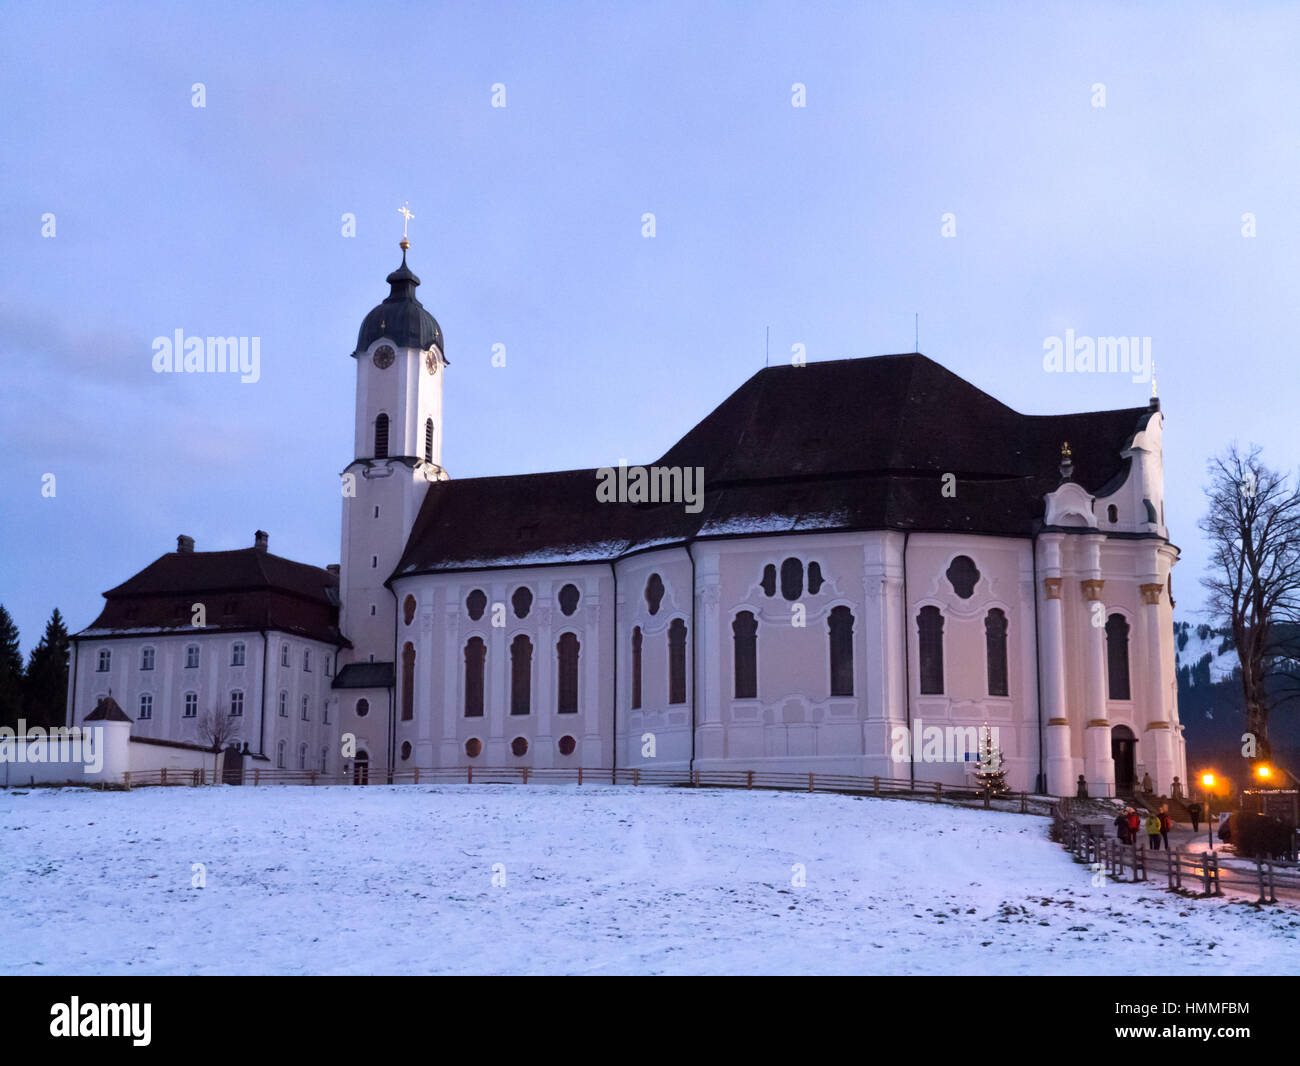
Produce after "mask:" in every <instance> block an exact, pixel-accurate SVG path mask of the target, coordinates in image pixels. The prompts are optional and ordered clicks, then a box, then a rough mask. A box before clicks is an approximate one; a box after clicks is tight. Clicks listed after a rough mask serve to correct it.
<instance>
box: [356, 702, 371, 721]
mask: <svg viewBox="0 0 1300 1066" xmlns="http://www.w3.org/2000/svg"><path fill="white" fill-rule="evenodd" d="M369 713H370V701H369V700H367V699H360V700H357V717H358V718H364V717H365V716H366V715H368V714H369Z"/></svg>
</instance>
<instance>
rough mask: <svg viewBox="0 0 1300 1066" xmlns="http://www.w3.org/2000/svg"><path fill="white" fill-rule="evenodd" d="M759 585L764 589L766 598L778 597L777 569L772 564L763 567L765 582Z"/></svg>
mask: <svg viewBox="0 0 1300 1066" xmlns="http://www.w3.org/2000/svg"><path fill="white" fill-rule="evenodd" d="M759 584H760V585H761V586H762V588H763V595H764V596H775V595H776V567H775V566H774V565H773V564H772V563H768V564H767V565H766V566H765V567H763V580H762V581H760V582H759Z"/></svg>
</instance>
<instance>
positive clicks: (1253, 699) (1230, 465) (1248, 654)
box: [1199, 443, 1300, 757]
mask: <svg viewBox="0 0 1300 1066" xmlns="http://www.w3.org/2000/svg"><path fill="white" fill-rule="evenodd" d="M1209 473H1210V484H1209V485H1208V486H1207V488H1206V490H1205V491H1206V496H1207V497H1208V500H1209V505H1210V506H1209V511H1208V513H1207V514H1206V515H1205V517H1204V518H1202V519H1201V521H1200V523H1199V525H1200V528H1201V531H1202V532H1204V533H1205V534H1206V535H1207V536H1208V537H1209V540H1210V548H1211V554H1210V559H1211V562H1210V570H1209V573H1208V574H1207V575H1206V576H1205V577H1203V578H1202V579H1201V584H1202V585H1204V586H1205V589H1206V590H1207V592H1208V593H1209V596H1208V601H1207V606H1208V608H1209V610H1210V611H1211V612H1213V614H1214V615H1215V616H1216V621H1217V622H1218V623H1219V624H1221V625H1224V626H1225V627H1226V628H1227V629H1228V630H1229V632H1230V633H1231V634H1232V640H1233V643H1234V644H1235V645H1236V649H1237V657H1238V659H1239V660H1240V662H1241V687H1242V695H1243V696H1244V697H1245V702H1246V731H1247V732H1248V733H1250V734H1252V735H1253V736H1254V738H1255V743H1256V754H1257V755H1258V756H1259V757H1267V755H1268V750H1269V748H1268V716H1269V712H1270V711H1271V710H1273V709H1275V707H1276V706H1277V705H1279V704H1280V703H1282V702H1284V700H1285V699H1286V698H1290V697H1292V696H1294V695H1296V694H1297V693H1286V692H1284V691H1283V690H1282V689H1280V688H1279V686H1278V685H1277V684H1276V682H1277V681H1278V680H1282V681H1287V680H1291V679H1293V674H1292V672H1291V671H1289V669H1288V667H1289V666H1290V663H1289V662H1288V658H1289V649H1288V648H1287V647H1286V644H1287V643H1288V642H1290V641H1291V640H1292V639H1293V634H1294V624H1295V623H1296V621H1297V620H1300V485H1297V486H1294V487H1293V486H1292V485H1290V484H1289V479H1288V476H1287V475H1284V474H1280V473H1278V472H1277V471H1275V470H1271V469H1269V468H1268V467H1267V466H1265V465H1264V462H1263V460H1262V459H1261V458H1260V448H1259V447H1258V446H1256V445H1251V447H1250V451H1249V452H1248V453H1247V454H1245V455H1243V454H1242V453H1241V452H1240V450H1239V449H1238V447H1237V445H1236V444H1235V443H1234V444H1232V446H1231V447H1229V448H1228V450H1227V452H1226V453H1225V454H1223V455H1221V456H1217V457H1215V458H1214V459H1211V460H1210V463H1209ZM1271 680H1272V681H1273V682H1274V683H1273V684H1270V681H1271Z"/></svg>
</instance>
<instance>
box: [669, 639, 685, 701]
mask: <svg viewBox="0 0 1300 1066" xmlns="http://www.w3.org/2000/svg"><path fill="white" fill-rule="evenodd" d="M668 702H669V703H685V702H686V623H685V622H683V621H682V620H681V619H680V618H674V619H673V621H672V625H670V626H669V627H668Z"/></svg>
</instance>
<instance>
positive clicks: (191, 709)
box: [185, 692, 199, 718]
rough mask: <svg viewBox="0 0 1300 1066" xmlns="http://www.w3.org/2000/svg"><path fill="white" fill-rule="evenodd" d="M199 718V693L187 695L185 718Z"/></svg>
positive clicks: (188, 693)
mask: <svg viewBox="0 0 1300 1066" xmlns="http://www.w3.org/2000/svg"><path fill="white" fill-rule="evenodd" d="M198 716H199V694H198V693H197V692H187V693H185V717H186V718H197V717H198Z"/></svg>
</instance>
